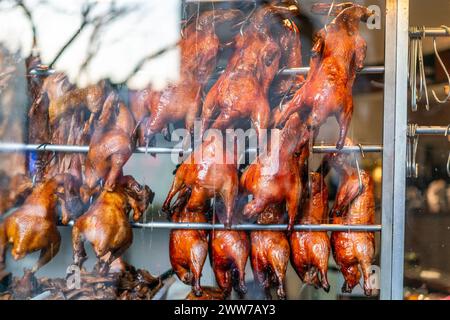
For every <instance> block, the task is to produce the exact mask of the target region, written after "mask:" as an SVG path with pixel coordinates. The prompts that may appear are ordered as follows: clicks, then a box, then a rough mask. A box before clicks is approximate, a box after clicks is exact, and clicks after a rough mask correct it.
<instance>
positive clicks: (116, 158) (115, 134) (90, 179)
mask: <svg viewBox="0 0 450 320" xmlns="http://www.w3.org/2000/svg"><path fill="white" fill-rule="evenodd" d="M135 127H136V124H135V121H134V119H133V115H132V114H131V112H130V110H129V109H128V108H127V106H126V105H125V104H124V103H123V102H122V101H121V100H120V98H119V96H118V94H117V93H115V92H111V93H110V94H109V95H108V97H107V98H106V101H105V103H104V105H103V108H102V110H101V113H100V116H99V118H98V120H96V121H95V124H94V132H93V134H92V137H91V141H90V144H89V152H88V154H87V157H86V162H85V181H84V183H85V184H84V186H83V192H82V193H83V194H82V196H83V199H84V201H87V199H88V198H89V197H90V196H91V195H92V194H93V193H94V192H95V191H96V190H98V187H100V186H103V188H104V189H105V190H106V191H110V192H112V191H114V188H115V186H116V183H117V181H118V180H119V179H120V178H121V177H122V176H123V170H122V169H123V166H124V165H125V163H126V162H127V161H128V159H129V158H130V156H131V155H132V153H133V151H134V145H135V142H134V138H133V136H134V131H135Z"/></svg>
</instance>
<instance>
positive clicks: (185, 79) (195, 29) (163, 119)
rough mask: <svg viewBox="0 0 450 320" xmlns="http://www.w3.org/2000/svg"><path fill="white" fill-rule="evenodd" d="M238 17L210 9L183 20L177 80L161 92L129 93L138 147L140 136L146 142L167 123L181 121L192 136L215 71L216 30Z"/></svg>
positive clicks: (235, 12) (235, 13) (239, 14)
mask: <svg viewBox="0 0 450 320" xmlns="http://www.w3.org/2000/svg"><path fill="white" fill-rule="evenodd" d="M242 18H243V14H242V12H241V11H239V10H235V9H230V10H210V11H205V12H202V13H201V14H200V15H199V16H198V17H196V16H194V17H192V18H191V19H189V20H188V21H186V25H185V27H183V32H182V38H181V40H180V42H179V47H180V51H181V63H180V75H179V79H178V81H177V82H176V83H174V84H170V85H168V86H167V87H166V88H165V89H163V90H162V91H154V90H152V89H151V88H149V89H147V90H143V91H134V92H133V91H132V92H131V94H130V108H131V110H132V111H133V114H134V115H135V118H136V121H137V122H138V123H139V131H138V133H139V134H138V135H139V140H140V144H141V145H142V144H143V142H144V140H145V139H144V136H146V139H147V142H148V141H149V140H150V139H151V138H152V137H154V135H155V134H156V133H160V132H161V131H165V129H166V127H167V125H168V124H169V123H174V122H178V121H184V123H185V127H186V129H187V130H189V131H190V132H191V133H193V129H194V121H195V118H196V117H198V116H199V115H200V112H201V104H202V98H203V94H204V93H203V90H204V87H205V85H206V84H207V81H208V80H209V78H210V76H211V75H212V73H213V72H214V71H215V69H216V63H217V61H216V60H217V55H218V53H219V50H220V48H221V39H219V36H218V35H217V33H216V28H217V29H220V28H221V27H222V26H223V25H224V24H225V23H228V24H229V23H237V22H238V21H239V20H240V19H242ZM140 122H142V124H141V123H140Z"/></svg>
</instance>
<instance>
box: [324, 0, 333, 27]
mask: <svg viewBox="0 0 450 320" xmlns="http://www.w3.org/2000/svg"><path fill="white" fill-rule="evenodd" d="M333 8H334V0H333V1H332V2H331V6H330V9H329V10H328V13H327V22H326V23H325V26H324V29H325V33H328V29H327V25H328V23H329V22H330V16H331V12H332V11H333Z"/></svg>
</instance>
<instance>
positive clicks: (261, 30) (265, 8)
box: [201, 4, 298, 141]
mask: <svg viewBox="0 0 450 320" xmlns="http://www.w3.org/2000/svg"><path fill="white" fill-rule="evenodd" d="M297 12H298V10H297V7H295V6H286V5H282V4H280V5H273V4H265V5H262V6H261V7H260V8H258V9H257V10H256V11H255V13H253V14H252V16H251V17H250V19H249V21H248V24H247V26H246V27H245V28H244V30H243V33H242V34H238V35H237V36H236V38H235V50H234V53H233V55H232V56H231V58H230V61H229V62H228V65H227V68H226V69H225V72H224V73H223V74H222V75H221V76H220V78H219V79H218V80H217V82H216V83H215V84H214V86H213V87H212V88H211V90H210V91H209V93H208V94H207V96H206V98H205V103H204V104H203V110H202V116H201V118H202V132H204V131H205V130H206V129H207V128H213V129H221V130H224V129H228V128H234V127H235V126H236V125H237V122H238V121H246V120H248V119H250V120H251V122H252V124H253V126H254V127H255V129H256V131H257V134H258V137H259V138H260V141H262V140H261V138H262V132H261V129H266V128H267V127H268V125H269V117H270V106H269V97H268V93H269V88H270V85H271V83H272V80H273V79H274V77H275V75H276V74H277V72H278V70H279V66H280V59H281V56H282V53H284V52H282V49H285V46H282V44H281V43H280V39H279V38H278V37H277V35H274V34H272V32H271V26H272V25H273V24H274V23H276V22H277V21H278V20H277V19H276V18H278V17H279V16H283V15H284V16H285V17H289V16H292V15H293V14H296V13H297ZM296 41H298V39H296ZM289 48H290V46H289ZM286 53H288V54H289V52H286ZM293 59H294V58H293Z"/></svg>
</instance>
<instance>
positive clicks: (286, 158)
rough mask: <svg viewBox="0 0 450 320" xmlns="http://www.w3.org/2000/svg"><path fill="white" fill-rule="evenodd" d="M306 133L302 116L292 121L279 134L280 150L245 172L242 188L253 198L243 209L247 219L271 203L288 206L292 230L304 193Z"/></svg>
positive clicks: (290, 228) (258, 160) (259, 159)
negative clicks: (302, 163)
mask: <svg viewBox="0 0 450 320" xmlns="http://www.w3.org/2000/svg"><path fill="white" fill-rule="evenodd" d="M303 131H306V127H305V126H304V125H303V124H302V123H301V120H300V117H299V116H298V115H295V116H293V117H291V118H290V119H289V121H288V122H287V123H286V126H285V127H284V128H283V130H282V131H281V133H280V140H279V146H278V148H275V149H273V150H270V151H269V152H268V153H264V154H262V155H261V156H259V157H258V158H257V159H256V160H255V161H254V162H253V163H252V164H251V165H250V166H249V167H248V168H247V169H246V170H245V171H244V173H243V175H242V176H241V179H240V187H241V189H242V190H243V192H245V193H249V194H252V195H253V199H252V201H250V202H249V203H248V204H247V205H246V206H245V208H244V211H243V215H244V216H245V217H246V218H252V217H255V216H257V215H259V214H261V213H263V212H264V211H265V210H266V209H267V208H268V207H269V206H270V205H272V204H286V208H287V211H288V217H289V219H288V231H289V232H290V231H292V228H293V226H294V222H295V218H296V216H297V212H298V207H299V205H300V195H301V193H302V188H303V187H302V183H301V172H300V166H299V158H300V155H301V153H302V149H303V148H304V147H305V145H306V147H307V143H306V142H305V143H301V141H300V139H299V137H300V136H301V135H302V134H303Z"/></svg>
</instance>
